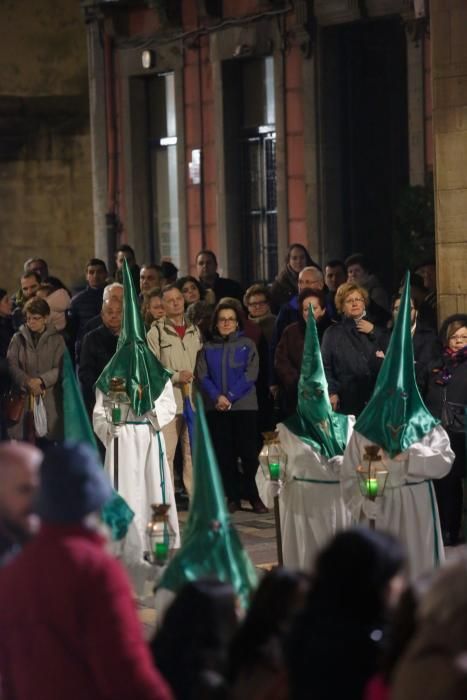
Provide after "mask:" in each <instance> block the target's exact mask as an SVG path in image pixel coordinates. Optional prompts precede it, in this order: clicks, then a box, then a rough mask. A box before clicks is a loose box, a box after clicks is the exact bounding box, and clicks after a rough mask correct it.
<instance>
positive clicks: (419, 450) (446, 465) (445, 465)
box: [402, 425, 455, 479]
mask: <svg viewBox="0 0 467 700" xmlns="http://www.w3.org/2000/svg"><path fill="white" fill-rule="evenodd" d="M404 455H407V458H408V470H407V473H408V475H409V476H410V477H412V478H413V477H416V478H419V479H420V478H422V479H441V478H442V477H443V476H446V474H449V471H450V469H451V467H452V463H453V462H454V459H455V455H454V452H453V451H452V449H451V443H450V441H449V436H448V434H447V432H446V431H445V429H444V428H443V427H442V426H441V425H437V426H436V427H435V428H433V430H432V431H431V432H429V433H428V435H425V436H424V437H423V439H422V440H421V441H420V442H416V443H414V444H413V445H411V446H410V447H409V449H408V450H407V451H406V452H405V453H402V456H404Z"/></svg>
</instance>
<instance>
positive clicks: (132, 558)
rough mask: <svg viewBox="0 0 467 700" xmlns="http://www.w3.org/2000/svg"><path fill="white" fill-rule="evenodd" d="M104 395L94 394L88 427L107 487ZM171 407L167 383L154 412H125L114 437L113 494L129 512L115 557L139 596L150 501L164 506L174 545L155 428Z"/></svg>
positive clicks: (172, 513) (174, 522) (166, 473)
mask: <svg viewBox="0 0 467 700" xmlns="http://www.w3.org/2000/svg"><path fill="white" fill-rule="evenodd" d="M103 399H104V394H103V393H102V392H101V391H100V390H99V389H97V390H96V405H95V407H94V413H93V426H94V430H95V432H96V435H97V436H98V438H99V439H100V440H101V441H102V443H103V444H104V445H105V448H106V454H105V463H104V467H105V469H106V471H107V473H108V474H109V478H110V480H111V482H112V483H113V478H114V450H113V438H112V437H111V435H110V432H109V425H108V423H107V421H106V418H105V411H104V405H103ZM175 411H176V404H175V399H174V395H173V389H172V384H171V382H170V381H169V382H166V385H165V387H164V390H163V392H162V394H161V395H160V396H159V398H158V399H157V400H156V401H155V402H154V409H153V411H151V412H150V413H146V414H144V415H143V416H136V415H135V414H134V413H133V411H132V410H131V409H130V412H129V414H128V419H127V423H126V424H125V425H123V426H121V428H120V432H119V437H118V456H119V460H118V463H119V469H118V492H119V494H120V495H121V496H122V497H123V498H124V499H125V501H126V502H127V503H128V505H129V506H130V508H131V509H132V510H133V511H134V513H135V517H134V519H133V521H132V522H131V524H130V526H129V528H128V532H127V535H126V537H125V538H124V540H123V541H122V543H121V549H120V552H121V558H122V561H123V563H124V564H125V566H126V567H127V569H128V572H129V574H130V576H131V578H132V580H133V583H134V585H135V589H136V592H137V594H138V595H142V594H143V589H144V582H145V580H146V579H147V578H152V575H153V573H154V572H153V571H152V567H151V566H150V565H149V564H148V562H146V561H145V560H144V552H145V550H147V549H148V546H147V541H146V534H145V531H146V526H147V524H148V522H149V520H150V518H151V514H152V511H151V504H152V503H170V506H171V507H170V510H169V522H170V524H171V526H172V528H173V530H174V532H175V533H176V540H175V548H178V547H180V534H179V526H178V518H177V506H176V504H175V495H174V490H173V485H172V480H171V477H170V470H169V466H168V463H167V458H166V450H165V443H164V436H163V434H162V430H161V428H163V427H164V425H167V424H168V423H170V421H171V420H172V419H173V417H174V416H175Z"/></svg>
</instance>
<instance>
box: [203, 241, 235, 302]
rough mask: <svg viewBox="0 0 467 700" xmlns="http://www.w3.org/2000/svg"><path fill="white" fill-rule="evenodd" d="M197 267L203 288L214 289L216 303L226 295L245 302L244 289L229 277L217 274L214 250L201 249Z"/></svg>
mask: <svg viewBox="0 0 467 700" xmlns="http://www.w3.org/2000/svg"><path fill="white" fill-rule="evenodd" d="M196 269H197V272H198V278H199V281H200V283H201V286H202V287H203V289H212V290H213V292H214V295H215V297H216V303H217V302H218V301H219V300H220V299H223V298H224V297H233V298H234V299H238V300H239V301H240V302H242V303H243V289H242V288H241V286H240V285H239V284H238V282H235V280H231V279H229V278H228V277H219V275H218V274H217V258H216V256H215V254H214V253H213V252H212V250H200V252H199V253H198V255H197V256H196Z"/></svg>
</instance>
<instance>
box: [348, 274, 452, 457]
mask: <svg viewBox="0 0 467 700" xmlns="http://www.w3.org/2000/svg"><path fill="white" fill-rule="evenodd" d="M438 424H439V421H438V420H437V419H436V418H434V417H433V416H432V415H431V413H430V412H429V410H428V409H427V407H426V406H425V404H424V403H423V400H422V397H421V396H420V392H419V390H418V386H417V382H416V380H415V370H414V358H413V343H412V334H411V323H410V273H409V272H407V277H406V281H405V285H404V290H403V292H402V298H401V304H400V307H399V313H398V315H397V319H396V322H395V324H394V330H393V332H392V335H391V340H390V342H389V347H388V349H387V352H386V356H385V358H384V361H383V365H382V367H381V370H380V372H379V375H378V380H377V382H376V386H375V389H374V391H373V396H372V397H371V399H370V401H369V402H368V404H367V405H366V406H365V409H364V411H363V412H362V413H361V415H360V416H359V418H358V420H357V422H356V423H355V430H356V431H358V432H359V433H360V434H361V435H363V436H364V437H366V438H367V439H368V440H371V441H372V442H374V443H376V444H377V445H381V447H382V448H383V449H384V450H385V451H386V452H387V453H388V454H389V456H390V457H395V456H396V455H398V454H399V453H400V452H404V450H407V449H408V448H409V447H410V445H412V444H413V443H414V442H419V441H420V440H421V438H423V436H424V435H427V433H429V432H430V431H431V430H433V428H434V427H435V426H436V425H438Z"/></svg>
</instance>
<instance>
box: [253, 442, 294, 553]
mask: <svg viewBox="0 0 467 700" xmlns="http://www.w3.org/2000/svg"><path fill="white" fill-rule="evenodd" d="M263 437H264V445H263V448H262V450H261V452H260V453H259V463H260V465H261V469H262V471H263V474H264V476H265V478H266V479H267V480H268V481H276V482H277V481H279V480H284V478H285V467H286V465H287V455H286V454H285V452H284V450H283V449H282V446H281V443H280V440H279V436H278V433H277V431H273V432H268V433H263ZM274 523H275V527H276V544H277V562H278V564H279V566H282V564H283V563H284V558H283V553H282V531H281V517H280V508H279V496H277V495H276V496H274Z"/></svg>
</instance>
